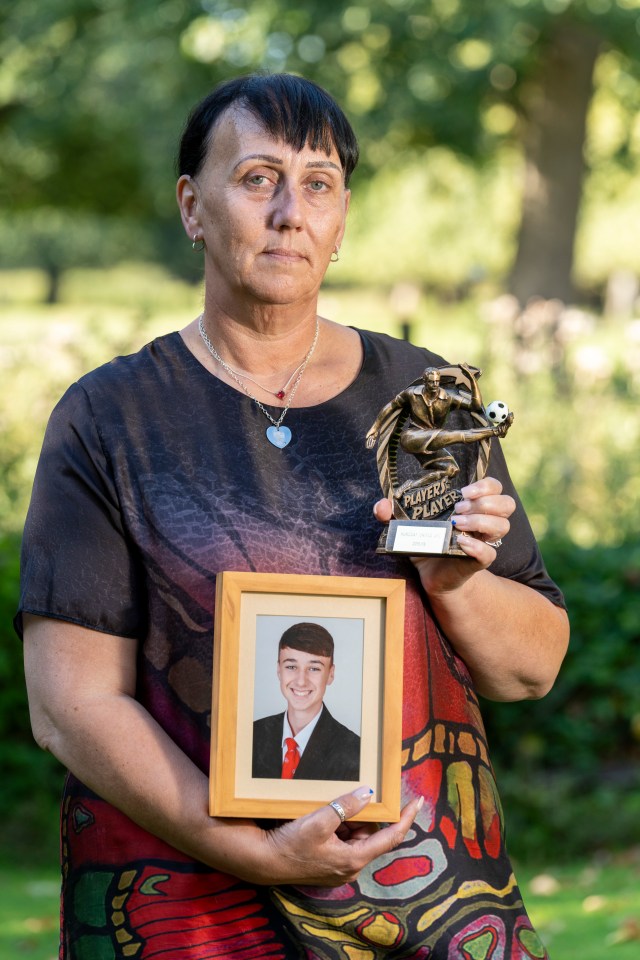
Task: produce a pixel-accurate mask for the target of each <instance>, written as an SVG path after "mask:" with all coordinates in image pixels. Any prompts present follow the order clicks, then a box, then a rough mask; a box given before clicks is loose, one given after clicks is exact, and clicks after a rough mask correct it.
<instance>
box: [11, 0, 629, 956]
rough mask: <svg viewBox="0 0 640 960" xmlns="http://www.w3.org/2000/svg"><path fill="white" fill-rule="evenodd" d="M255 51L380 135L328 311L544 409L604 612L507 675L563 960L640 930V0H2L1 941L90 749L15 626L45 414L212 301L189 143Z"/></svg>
mask: <svg viewBox="0 0 640 960" xmlns="http://www.w3.org/2000/svg"><path fill="white" fill-rule="evenodd" d="M254 69H259V70H271V71H280V70H287V71H293V72H299V73H302V74H304V75H305V76H307V77H310V78H311V79H314V80H317V81H318V82H320V83H321V84H323V85H325V86H326V87H327V88H328V89H329V90H330V91H331V92H332V93H333V94H334V95H335V96H336V97H337V98H338V100H339V101H340V102H341V103H342V104H343V106H344V107H345V109H346V111H347V113H348V115H349V116H350V118H351V120H352V122H353V124H354V126H355V129H356V132H357V134H358V136H359V138H360V141H361V147H362V162H361V166H360V167H359V169H358V171H357V172H356V174H355V176H354V179H353V183H352V186H353V194H354V196H353V202H352V209H351V214H350V223H349V227H348V233H347V237H346V240H345V243H344V245H343V248H342V250H341V254H340V262H339V263H337V264H335V265H332V266H331V268H330V272H329V275H328V278H327V284H326V287H325V289H324V293H323V296H322V300H321V311H322V312H323V313H324V314H325V315H327V316H330V317H332V318H333V319H336V320H339V321H341V322H344V323H351V324H355V325H359V326H363V327H368V328H370V329H375V330H384V331H387V332H390V333H395V334H398V335H404V336H407V337H410V338H411V339H412V340H413V341H414V342H415V343H418V344H422V345H428V346H429V347H430V348H431V349H434V350H436V351H438V352H440V353H442V354H444V355H445V356H446V357H447V358H448V359H449V360H450V361H452V362H461V361H468V362H471V363H475V364H477V365H478V366H480V367H482V368H483V369H484V371H485V372H484V375H483V378H482V381H481V386H482V389H483V395H484V397H485V400H492V399H495V398H500V399H503V400H505V401H507V402H508V404H509V405H510V407H511V408H512V409H513V410H514V411H515V414H516V420H515V424H514V427H513V428H512V430H511V432H510V433H509V436H508V437H507V439H506V440H505V441H504V445H505V450H506V453H507V457H508V460H509V463H510V467H511V471H512V474H513V476H514V479H515V481H516V484H517V486H518V488H519V491H520V493H521V496H522V498H523V500H524V502H525V505H526V507H527V510H528V512H529V515H530V517H531V520H532V523H533V526H534V528H535V531H536V534H537V536H538V537H539V539H540V541H541V543H542V547H543V552H544V555H545V558H546V561H547V565H548V567H549V570H550V572H551V574H552V575H553V577H554V578H555V579H556V580H557V581H558V583H559V584H560V586H561V587H562V589H563V590H564V592H565V594H566V597H567V601H568V604H569V609H570V613H571V620H572V628H573V629H572V644H571V649H570V651H569V654H568V656H567V660H566V663H565V666H564V668H563V670H562V673H561V676H560V679H559V680H558V682H557V684H556V686H555V688H554V690H553V691H552V692H551V693H550V694H549V695H548V696H547V697H546V698H545V699H544V700H542V701H539V702H525V703H518V704H491V703H484V704H483V707H484V715H485V719H486V724H487V729H488V735H489V739H490V744H491V748H492V755H493V759H494V764H495V766H496V772H497V776H498V781H499V785H500V788H501V793H502V799H503V803H504V806H505V810H506V820H507V832H508V843H509V847H510V850H511V852H512V856H513V858H514V860H515V862H516V866H517V873H518V876H519V878H520V879H521V883H522V886H523V890H524V894H525V899H526V901H527V904H528V906H529V908H530V910H531V913H532V915H533V919H534V921H535V922H536V924H537V925H538V927H539V929H540V932H541V934H542V936H543V938H544V939H545V941H546V943H547V945H548V947H549V950H550V952H551V955H552V956H553V957H554V958H555V960H591V958H593V960H595V958H598V960H600V958H602V957H603V956H609V955H610V956H611V957H614V958H620V960H631V958H632V957H634V958H637V957H638V955H639V951H640V893H639V890H638V887H639V884H638V880H639V878H640V789H639V788H640V763H639V761H640V667H639V665H638V657H637V645H638V638H639V633H640V616H639V613H640V604H639V601H638V593H639V588H640V544H639V541H638V533H639V532H640V510H639V509H638V505H639V502H640V497H639V492H640V444H639V435H640V420H639V417H638V401H639V399H640V302H639V299H638V291H639V288H638V277H639V276H640V242H639V241H640V230H639V228H638V223H640V0H573V2H570V0H370V2H367V3H364V2H362V3H358V2H354V3H353V4H349V3H348V2H341V3H339V2H335V0H311V2H305V3H304V4H302V3H294V2H292V0H254V2H241V0H200V2H195V0H39V2H35V0H12V2H9V0H4V2H2V3H0V204H1V206H2V211H3V217H2V221H1V223H0V304H1V307H2V312H1V321H0V322H1V331H2V336H1V338H0V369H1V377H2V389H1V395H0V423H1V425H2V436H1V440H0V526H1V535H0V574H1V575H0V606H1V612H2V617H1V618H0V680H1V688H0V689H1V693H0V733H1V735H2V778H1V780H0V956H2V957H5V956H6V957H7V958H8V957H11V958H15V957H21V956H25V957H33V958H35V960H50V958H52V957H53V956H54V954H55V943H56V925H57V919H56V903H55V900H56V893H57V886H58V882H57V876H56V866H55V865H56V861H57V849H56V845H57V827H56V803H57V798H58V795H59V790H60V784H61V775H62V771H61V768H60V767H59V765H58V764H57V762H56V761H54V760H53V759H52V758H51V757H50V756H48V755H46V754H43V753H41V752H40V751H38V750H37V748H36V747H35V746H34V744H33V742H32V740H31V736H30V732H29V725H28V712H27V707H26V700H25V695H24V690H23V680H22V667H21V648H20V643H19V641H18V640H17V638H16V637H15V635H14V634H13V631H12V627H11V618H12V615H13V612H14V609H15V605H16V599H17V593H18V551H19V542H20V533H21V528H22V524H23V520H24V514H25V510H26V507H27V503H28V497H29V491H30V485H31V481H32V477H33V471H34V468H35V463H36V460H37V456H38V452H39V448H40V444H41V439H42V433H43V430H44V426H45V423H46V419H47V417H48V414H49V412H50V410H51V408H52V406H53V404H54V403H55V401H56V400H57V398H58V397H59V396H60V395H61V393H62V392H63V391H64V389H65V388H66V386H67V385H68V384H69V383H70V382H71V381H73V380H74V379H76V378H77V377H79V376H80V375H82V374H83V373H84V372H85V371H87V370H89V369H91V368H92V367H94V366H96V365H97V364H99V363H101V362H103V361H106V360H108V359H109V358H110V357H112V356H113V355H114V354H116V353H126V352H131V351H132V350H135V349H137V348H138V347H139V346H141V345H142V344H143V343H145V342H147V341H148V340H149V339H150V338H152V337H153V336H156V335H158V334H161V333H164V332H167V331H170V330H173V329H177V328H179V327H180V326H182V325H184V324H185V323H186V322H188V321H189V320H190V319H191V318H192V317H193V316H194V315H195V314H196V313H198V312H199V307H200V302H201V287H200V270H201V262H200V258H199V257H196V256H194V254H193V253H192V251H191V245H190V243H189V242H188V240H187V238H186V237H185V236H184V234H183V233H182V229H181V227H180V224H179V219H178V214H177V209H176V206H175V200H174V174H173V157H174V154H175V147H176V142H177V138H178V136H179V133H180V129H181V126H182V124H183V121H184V118H185V116H186V114H187V112H188V110H189V109H190V107H191V106H192V105H193V104H194V103H195V102H196V101H197V100H198V99H199V98H200V97H201V96H202V95H204V93H205V92H207V91H208V90H209V89H210V87H211V86H212V85H213V83H215V82H216V81H218V80H220V79H223V78H227V77H230V76H237V75H239V74H242V73H245V72H247V71H250V70H254ZM375 495H376V493H375V491H372V497H374V496H375Z"/></svg>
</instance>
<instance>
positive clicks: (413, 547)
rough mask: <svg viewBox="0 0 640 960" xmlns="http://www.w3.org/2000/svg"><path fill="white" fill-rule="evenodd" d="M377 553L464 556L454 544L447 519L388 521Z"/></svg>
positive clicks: (454, 539)
mask: <svg viewBox="0 0 640 960" xmlns="http://www.w3.org/2000/svg"><path fill="white" fill-rule="evenodd" d="M376 553H394V554H396V555H400V556H406V557H466V553H464V551H463V550H461V549H460V547H459V546H457V544H456V537H455V532H454V528H453V525H452V523H451V522H450V521H449V520H391V521H389V524H388V526H386V527H385V529H384V530H383V531H382V534H381V535H380V540H379V541H378V546H377V548H376Z"/></svg>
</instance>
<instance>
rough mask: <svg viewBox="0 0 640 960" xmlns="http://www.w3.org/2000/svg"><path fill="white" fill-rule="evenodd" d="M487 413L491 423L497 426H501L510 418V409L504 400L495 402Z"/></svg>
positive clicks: (488, 408) (487, 409) (490, 405)
mask: <svg viewBox="0 0 640 960" xmlns="http://www.w3.org/2000/svg"><path fill="white" fill-rule="evenodd" d="M485 413H486V415H487V420H488V421H489V423H495V424H496V426H499V425H500V424H501V423H504V422H505V420H506V419H507V417H508V416H509V407H508V406H507V405H506V403H503V402H502V400H494V401H493V402H492V403H490V404H489V406H488V407H487V408H486V410H485Z"/></svg>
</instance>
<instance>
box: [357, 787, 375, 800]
mask: <svg viewBox="0 0 640 960" xmlns="http://www.w3.org/2000/svg"><path fill="white" fill-rule="evenodd" d="M353 796H354V797H356V798H357V799H358V800H368V799H369V797H372V796H373V790H372V789H371V787H358V789H357V790H354V791H353Z"/></svg>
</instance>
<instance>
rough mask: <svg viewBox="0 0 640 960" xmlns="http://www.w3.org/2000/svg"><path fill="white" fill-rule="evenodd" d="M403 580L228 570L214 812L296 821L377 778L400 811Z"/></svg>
mask: <svg viewBox="0 0 640 960" xmlns="http://www.w3.org/2000/svg"><path fill="white" fill-rule="evenodd" d="M404 595H405V583H404V580H389V579H381V578H369V577H321V576H300V575H295V574H285V575H281V574H273V573H234V572H225V573H221V574H219V575H218V580H217V588H216V611H215V638H214V667H213V698H212V712H211V775H210V788H209V791H210V792H209V809H210V814H211V816H219V817H253V818H260V819H262V818H266V819H269V818H274V819H277V820H288V819H293V818H294V817H298V816H302V815H303V814H305V813H310V812H311V811H312V810H315V809H316V808H317V807H318V806H321V805H322V804H323V803H328V802H329V801H330V800H334V799H335V798H336V797H338V796H340V794H343V793H348V792H349V791H351V790H355V789H356V787H358V786H360V785H362V784H367V785H368V786H370V787H371V788H372V790H373V797H372V799H371V802H370V803H369V804H367V806H366V807H365V808H364V810H363V811H362V813H360V814H358V819H359V820H367V821H373V822H378V821H380V822H394V821H396V820H398V819H399V816H400V766H401V745H402V654H403V640H404Z"/></svg>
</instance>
